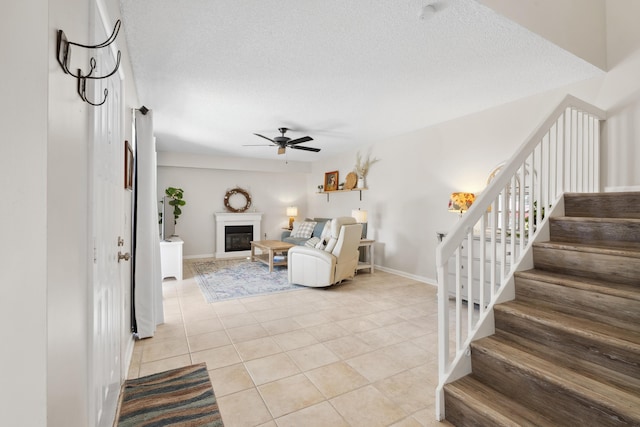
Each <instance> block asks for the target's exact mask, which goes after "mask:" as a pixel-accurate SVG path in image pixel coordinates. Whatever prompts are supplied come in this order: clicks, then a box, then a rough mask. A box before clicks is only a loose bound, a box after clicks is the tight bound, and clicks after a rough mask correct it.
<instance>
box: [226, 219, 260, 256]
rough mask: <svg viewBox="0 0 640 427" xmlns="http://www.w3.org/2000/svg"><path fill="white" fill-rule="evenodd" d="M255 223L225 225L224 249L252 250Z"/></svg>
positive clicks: (231, 250) (234, 250)
mask: <svg viewBox="0 0 640 427" xmlns="http://www.w3.org/2000/svg"><path fill="white" fill-rule="evenodd" d="M252 240H253V225H225V226H224V251H225V252H237V251H247V250H251V241H252Z"/></svg>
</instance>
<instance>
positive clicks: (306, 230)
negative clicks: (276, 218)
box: [291, 221, 316, 239]
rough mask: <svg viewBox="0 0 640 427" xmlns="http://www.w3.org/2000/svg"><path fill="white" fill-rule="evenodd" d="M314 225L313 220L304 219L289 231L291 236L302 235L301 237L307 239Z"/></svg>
mask: <svg viewBox="0 0 640 427" xmlns="http://www.w3.org/2000/svg"><path fill="white" fill-rule="evenodd" d="M315 226H316V223H315V222H313V221H305V222H303V223H302V224H300V226H299V227H297V228H296V227H295V224H294V228H293V231H291V237H302V238H303V239H308V238H309V237H311V233H313V227H315Z"/></svg>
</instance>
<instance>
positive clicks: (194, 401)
mask: <svg viewBox="0 0 640 427" xmlns="http://www.w3.org/2000/svg"><path fill="white" fill-rule="evenodd" d="M118 412H119V414H118V423H117V426H118V427H151V426H175V427H178V426H180V427H195V426H206V427H223V426H224V424H223V423H222V418H221V417H220V411H219V410H218V404H217V403H216V396H215V395H214V394H213V388H212V387H211V381H210V380H209V374H208V373H207V365H206V364H204V363H200V364H197V365H192V366H185V367H184V368H178V369H172V370H170V371H165V372H161V373H159V374H153V375H148V376H146V377H141V378H138V379H131V380H127V381H125V383H124V388H123V390H122V400H121V402H120V409H119V411H118Z"/></svg>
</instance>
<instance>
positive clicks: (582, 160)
mask: <svg viewBox="0 0 640 427" xmlns="http://www.w3.org/2000/svg"><path fill="white" fill-rule="evenodd" d="M605 118H606V113H605V112H604V111H602V110H601V109H599V108H597V107H594V106H593V105H590V104H588V103H586V102H584V101H582V100H580V99H578V98H576V97H574V96H571V95H567V96H566V97H565V98H564V99H563V100H562V101H561V102H560V104H559V105H558V106H557V107H556V108H555V109H554V110H553V111H552V112H551V113H550V114H549V116H548V117H547V118H546V119H545V120H543V121H542V123H541V124H540V125H539V126H538V127H536V128H535V130H534V131H533V132H532V133H531V135H530V136H529V137H528V138H527V139H526V140H525V142H524V143H523V144H522V145H521V146H520V147H519V148H518V150H517V151H516V152H515V153H514V154H513V155H512V156H511V158H510V159H509V160H508V161H507V162H506V163H505V165H504V166H503V167H502V168H501V169H500V172H499V173H497V174H496V175H495V177H493V179H492V180H491V182H490V183H489V184H488V186H487V188H486V189H484V190H483V192H482V194H480V195H479V197H478V198H477V199H476V200H475V201H474V203H473V205H472V206H471V208H470V209H469V210H468V211H467V212H466V213H465V214H464V215H463V216H462V218H461V219H460V220H459V221H458V222H457V224H456V225H455V226H454V227H453V229H452V230H451V231H450V232H449V233H448V234H447V236H446V238H445V239H444V240H443V241H442V243H441V244H440V245H439V246H438V247H437V249H436V266H437V274H438V364H439V370H438V372H439V385H438V389H437V390H436V400H437V401H436V417H437V418H438V419H443V418H444V394H443V393H444V392H443V387H444V384H446V383H447V382H451V381H453V380H455V379H457V378H458V377H460V376H463V375H465V374H467V373H469V372H470V369H471V367H470V362H467V365H466V366H465V362H464V360H463V358H464V356H465V354H468V348H469V343H470V342H471V341H472V339H473V338H474V336H475V335H476V334H478V331H479V330H480V328H483V329H486V327H485V326H484V325H485V324H486V322H492V317H491V316H490V314H491V313H492V308H493V305H494V304H495V302H496V300H497V299H498V296H499V295H500V294H501V293H502V292H503V290H504V289H505V288H506V287H507V286H513V284H512V280H511V277H512V276H513V272H514V271H515V269H516V267H517V266H518V264H519V263H520V261H521V260H522V259H523V257H524V256H525V254H526V253H527V250H528V248H529V247H530V245H531V243H532V242H533V240H534V239H535V237H536V236H537V235H538V233H539V231H540V229H541V228H542V226H543V225H544V221H545V210H546V212H550V210H551V209H553V208H554V205H555V203H556V202H557V200H558V197H560V196H561V195H562V194H563V193H564V192H565V191H581V192H595V191H599V187H600V180H599V176H600V170H599V163H600V159H599V147H600V123H599V121H600V120H604V119H605ZM546 216H547V217H548V214H547V215H546ZM465 242H466V245H465ZM474 246H477V249H478V250H477V252H479V253H477V254H476V253H474ZM465 255H466V256H467V259H468V260H470V261H469V264H468V265H467V268H466V269H463V268H462V267H463V266H462V260H463V258H464V256H465ZM474 259H475V260H476V261H477V262H474ZM451 260H453V266H454V267H455V268H452V269H450V268H449V263H450V261H451ZM474 264H475V265H474ZM507 265H508V268H507ZM465 274H466V276H467V277H466V278H464V277H462V276H463V275H465ZM449 275H451V277H449ZM450 279H451V280H452V281H453V283H451V284H450V283H449V282H450ZM450 296H452V297H453V298H454V299H455V301H454V302H453V305H452V306H450V303H449V298H450ZM476 296H477V298H476ZM465 298H466V300H467V306H466V309H465V308H464V307H463V300H464V299H465ZM450 309H451V310H453V312H454V313H455V316H454V317H453V324H452V325H451V324H450V323H451V322H450V320H451V319H450V314H449V310H450ZM465 311H466V316H467V321H466V322H463V315H464V312H465ZM450 326H453V330H454V331H455V334H454V335H455V337H454V342H455V352H453V354H450V348H449V341H450V339H451V337H450V335H451V330H450ZM463 329H466V331H463ZM489 329H492V327H491V328H489ZM463 332H466V334H464V336H463Z"/></svg>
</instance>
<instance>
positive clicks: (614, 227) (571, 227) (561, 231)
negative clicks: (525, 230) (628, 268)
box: [550, 218, 640, 248]
mask: <svg viewBox="0 0 640 427" xmlns="http://www.w3.org/2000/svg"><path fill="white" fill-rule="evenodd" d="M550 225H551V241H553V242H571V243H586V244H601V245H602V244H606V245H608V246H613V247H623V248H624V247H640V243H639V242H640V223H638V222H625V223H621V222H590V221H584V222H576V221H570V220H563V219H555V218H551V219H550Z"/></svg>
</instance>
